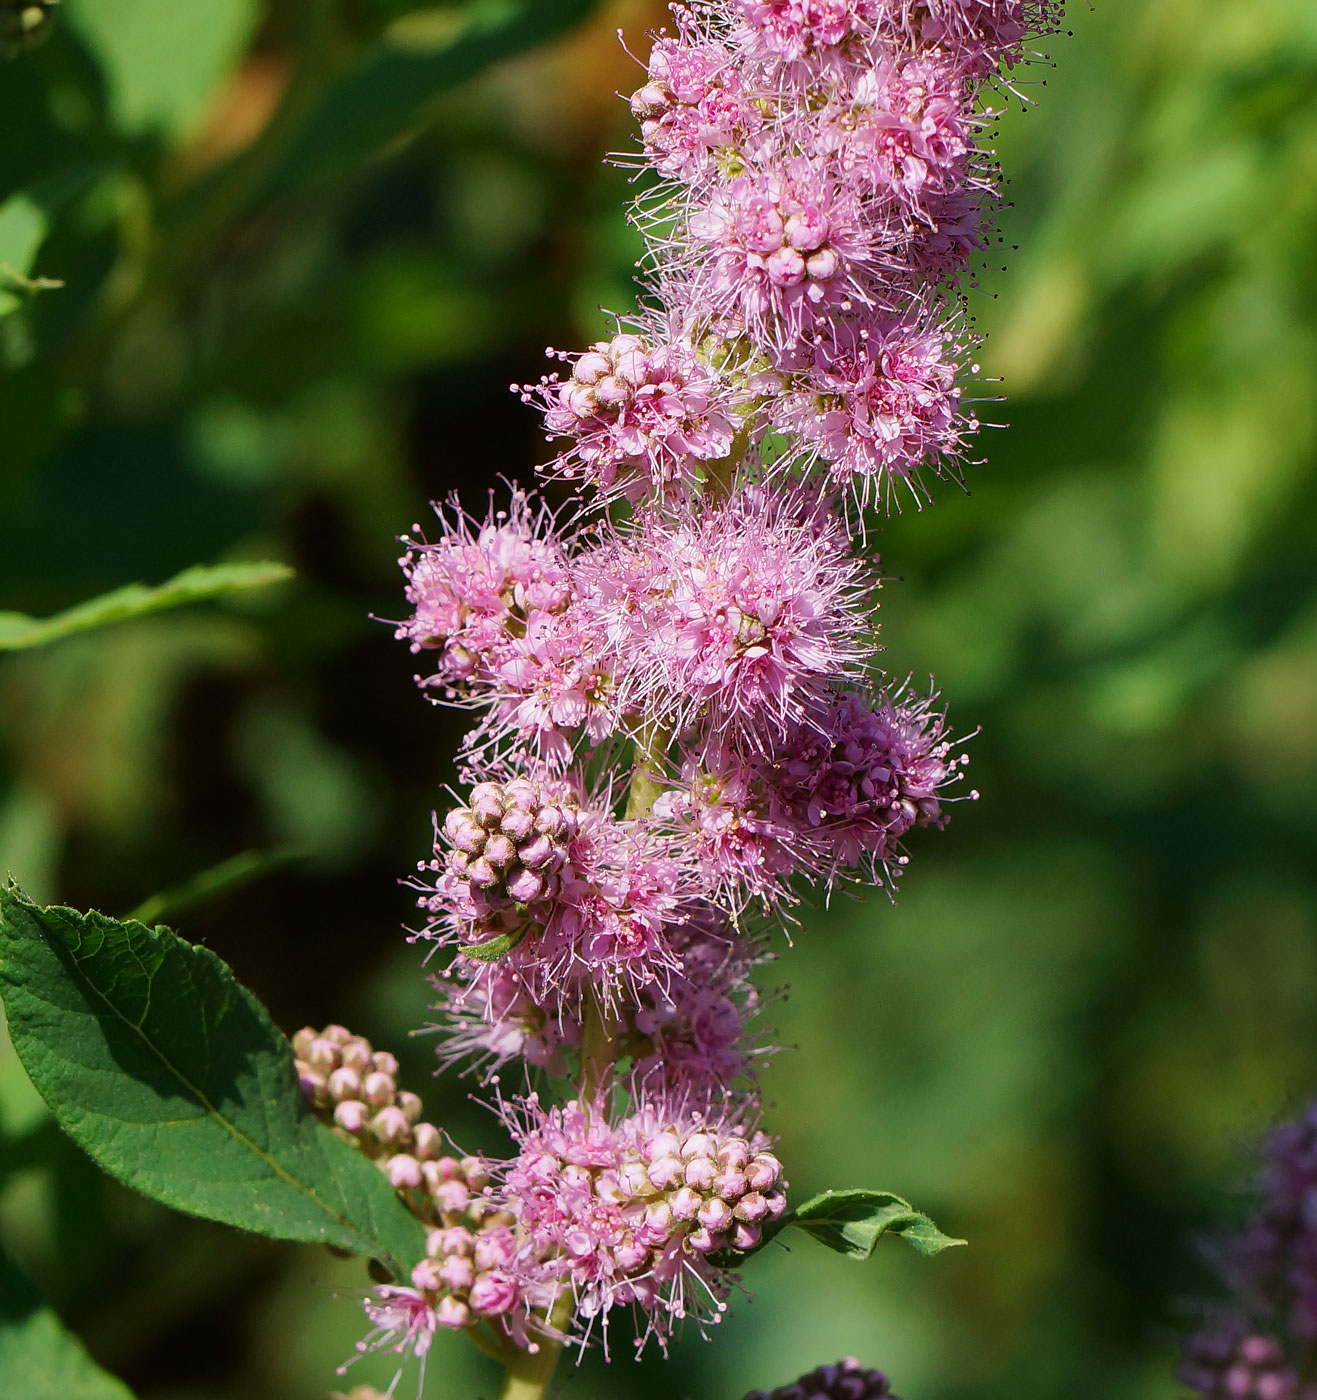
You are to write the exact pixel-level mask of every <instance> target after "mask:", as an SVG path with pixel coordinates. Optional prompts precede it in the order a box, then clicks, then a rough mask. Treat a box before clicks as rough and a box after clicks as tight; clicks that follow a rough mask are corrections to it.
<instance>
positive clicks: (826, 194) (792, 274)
mask: <svg viewBox="0 0 1317 1400" xmlns="http://www.w3.org/2000/svg"><path fill="white" fill-rule="evenodd" d="M673 16H674V23H673V30H672V32H671V33H663V34H661V35H660V36H659V37H658V38H657V39H656V41H655V43H654V46H653V49H652V52H651V55H650V59H649V64H648V72H647V75H646V81H645V82H644V83H643V84H642V85H641V86H640V87H639V88H638V89H637V90H636V92H635V93H634V95H633V96H632V98H631V107H632V111H633V112H634V113H635V115H636V116H637V118H638V119H639V120H640V124H641V146H642V149H641V153H640V154H639V155H638V156H635V157H624V158H623V159H625V160H626V161H627V162H628V163H630V164H638V165H639V166H640V168H641V170H642V171H643V172H645V174H646V177H647V178H646V179H645V183H644V188H643V193H642V194H641V195H640V197H639V199H638V200H637V203H636V207H635V218H636V221H637V223H638V225H639V226H640V227H641V229H642V230H643V231H644V232H645V234H646V235H647V237H648V239H649V243H650V263H651V268H652V276H651V291H652V292H653V294H654V298H655V302H656V306H655V308H654V309H653V310H652V311H651V312H648V313H646V314H644V315H642V316H640V317H639V318H635V319H633V320H632V321H630V322H628V324H627V328H626V330H625V331H624V332H622V333H619V335H618V336H616V337H615V338H614V340H613V341H611V342H600V343H599V344H598V345H596V346H594V347H593V348H592V349H591V350H590V351H588V352H587V353H586V354H584V355H582V356H581V357H580V358H579V359H578V360H576V361H575V363H574V365H573V368H572V371H571V375H570V377H569V378H567V379H563V378H561V377H560V376H559V375H556V374H553V375H549V376H546V377H545V378H544V379H543V380H541V382H540V384H539V385H537V386H534V387H530V388H526V389H524V390H523V391H522V392H523V394H524V396H525V397H526V398H527V399H528V400H535V401H538V402H539V404H540V405H541V407H542V408H543V411H544V414H545V425H546V427H547V428H548V430H549V433H550V435H551V436H552V437H555V438H563V439H566V440H567V444H568V445H567V446H566V447H565V448H564V449H563V451H562V453H561V454H560V456H559V458H558V459H557V462H556V464H555V466H556V469H557V471H558V472H560V473H561V474H563V475H566V476H578V477H579V476H585V477H588V478H591V479H593V480H594V481H595V483H596V484H597V485H598V486H599V487H601V488H602V489H603V491H604V492H605V494H606V495H607V494H611V493H613V492H614V491H618V490H620V491H624V492H625V493H626V494H627V495H629V496H632V497H633V498H636V499H643V498H647V497H648V498H651V499H670V498H671V497H672V495H673V493H674V492H680V491H682V490H685V491H690V490H693V489H694V487H695V485H696V483H697V482H698V480H699V479H700V477H701V475H705V476H707V474H708V473H709V471H710V466H709V464H710V463H711V462H713V461H716V459H717V458H718V457H720V456H721V455H722V454H723V452H725V451H726V446H725V445H723V446H720V444H726V443H728V442H730V441H731V433H732V430H733V429H735V430H736V431H737V432H738V433H739V435H741V437H742V438H743V439H744V440H745V441H746V442H747V443H749V444H751V445H753V444H758V443H761V442H767V441H771V440H773V439H774V437H775V436H776V435H780V434H788V435H789V436H790V438H791V444H792V450H791V452H790V453H788V454H787V456H786V458H785V459H784V463H785V465H786V466H790V465H794V464H799V463H802V462H803V463H805V464H807V465H813V464H822V465H823V468H824V475H825V476H826V477H828V478H830V479H831V480H832V481H833V482H834V483H836V484H837V485H839V486H842V487H847V488H849V489H850V490H852V491H853V492H854V494H855V495H856V496H857V498H858V499H859V500H861V501H863V502H867V501H869V500H870V499H874V498H879V499H882V500H884V501H886V502H888V503H889V504H890V503H891V502H892V500H893V488H894V487H896V486H897V485H903V486H904V487H905V488H906V489H908V490H910V491H911V492H912V493H913V496H914V499H915V500H916V501H921V500H923V499H924V498H925V496H926V487H925V485H924V484H923V480H922V474H923V473H924V472H925V471H927V472H931V473H932V474H934V475H951V476H956V475H958V473H959V467H960V462H961V460H962V458H963V455H964V451H965V441H966V438H967V437H968V436H969V435H970V434H972V433H973V432H974V431H975V429H976V428H977V427H978V421H977V418H976V416H975V414H974V413H973V411H972V410H971V409H970V408H968V407H967V406H966V405H965V404H964V403H963V401H962V387H961V381H962V380H963V378H964V375H965V372H966V370H967V369H968V371H969V373H971V374H973V373H977V366H971V365H969V360H970V358H971V354H972V350H973V346H974V336H973V335H972V334H971V333H970V332H969V331H968V330H967V328H966V324H965V319H964V317H963V315H962V314H961V310H960V292H959V290H958V288H959V285H960V283H961V282H962V281H963V280H964V279H965V277H966V276H967V275H968V274H969V268H970V262H971V259H972V258H973V256H974V255H975V253H976V252H979V251H980V250H982V249H984V248H985V247H986V246H987V239H988V235H989V231H990V224H991V218H992V213H993V210H994V208H995V206H996V204H997V202H998V199H999V193H998V175H997V171H996V168H995V166H994V163H993V161H992V159H991V155H990V153H989V152H988V151H987V150H986V148H985V146H984V137H985V134H986V131H987V129H988V127H989V126H990V125H991V122H992V120H993V116H994V108H993V106H992V105H991V103H990V102H986V103H985V101H984V97H983V94H984V91H985V85H990V84H991V83H992V81H993V79H994V78H995V76H996V74H997V73H998V71H999V65H1001V64H1006V65H1008V66H1013V65H1014V64H1016V63H1018V62H1020V61H1021V60H1023V59H1024V58H1025V57H1026V56H1027V51H1026V49H1025V47H1024V45H1025V42H1026V40H1027V38H1028V36H1029V35H1030V34H1040V33H1045V32H1049V31H1051V30H1052V29H1054V28H1055V25H1056V23H1057V21H1058V20H1059V18H1060V6H1059V5H1055V4H1052V3H1050V0H1028V3H1025V2H1024V0H919V3H916V2H915V0H847V3H842V2H841V0H686V3H684V4H678V5H674V6H673ZM987 90H988V91H989V92H991V91H992V89H991V87H988V89H987ZM564 358H570V357H564Z"/></svg>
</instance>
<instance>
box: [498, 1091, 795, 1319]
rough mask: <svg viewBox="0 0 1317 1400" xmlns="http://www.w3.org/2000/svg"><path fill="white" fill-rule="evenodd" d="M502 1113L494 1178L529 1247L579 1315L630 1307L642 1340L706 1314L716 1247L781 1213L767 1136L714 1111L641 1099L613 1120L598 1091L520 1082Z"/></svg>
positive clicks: (755, 1231) (719, 1283)
mask: <svg viewBox="0 0 1317 1400" xmlns="http://www.w3.org/2000/svg"><path fill="white" fill-rule="evenodd" d="M509 1120H510V1126H511V1128H512V1132H513V1136H514V1139H515V1140H516V1142H517V1145H518V1147H519V1148H520V1154H519V1156H518V1157H517V1158H516V1160H515V1161H514V1162H513V1163H512V1164H511V1165H510V1166H509V1168H508V1169H507V1172H506V1174H505V1175H504V1178H503V1183H502V1185H503V1190H504V1192H505V1193H506V1196H507V1199H508V1200H509V1201H510V1202H515V1208H516V1210H517V1213H518V1217H519V1221H520V1223H521V1226H522V1228H523V1229H524V1230H525V1232H526V1238H527V1241H528V1244H529V1248H530V1250H531V1253H532V1255H533V1256H534V1257H535V1258H538V1259H539V1260H541V1261H543V1267H544V1269H545V1271H546V1274H547V1276H548V1277H550V1278H552V1279H555V1280H557V1281H558V1282H559V1283H560V1284H561V1285H562V1286H564V1287H568V1288H570V1289H571V1291H572V1294H573V1298H574V1303H575V1310H576V1313H577V1315H578V1316H580V1317H582V1318H584V1319H586V1320H587V1324H588V1323H589V1322H590V1321H592V1320H593V1319H594V1318H597V1317H598V1318H603V1319H604V1321H605V1323H606V1320H607V1314H608V1313H609V1312H610V1311H611V1310H612V1309H613V1308H615V1307H620V1306H628V1305H630V1306H634V1307H635V1308H636V1309H637V1310H638V1311H639V1312H640V1313H641V1314H642V1315H643V1317H644V1323H643V1326H642V1331H641V1339H640V1340H641V1344H642V1345H643V1342H644V1340H645V1338H646V1337H648V1336H651V1335H652V1336H655V1337H657V1338H658V1339H659V1341H660V1342H662V1341H664V1340H665V1338H666V1336H667V1334H668V1331H669V1330H670V1328H671V1326H672V1324H673V1323H675V1322H678V1321H680V1320H681V1319H682V1318H684V1317H686V1316H695V1317H697V1318H702V1319H703V1320H705V1321H717V1320H718V1317H719V1316H720V1315H721V1314H722V1312H723V1311H724V1310H725V1307H726V1302H725V1299H726V1296H727V1292H728V1280H727V1277H726V1270H725V1268H724V1267H722V1266H721V1265H720V1264H719V1262H718V1259H717V1256H719V1255H721V1254H723V1253H724V1252H725V1251H728V1250H731V1251H745V1250H750V1249H754V1248H756V1247H757V1246H758V1245H759V1243H760V1240H761V1238H762V1232H763V1228H764V1227H765V1226H766V1225H769V1224H772V1223H773V1222H776V1221H778V1220H780V1219H781V1218H782V1216H783V1215H784V1214H785V1212H786V1195H785V1188H786V1182H785V1181H784V1180H783V1177H782V1166H781V1163H780V1162H779V1161H778V1160H777V1158H776V1157H774V1156H773V1154H772V1153H771V1152H770V1151H768V1147H769V1143H768V1140H767V1139H766V1138H764V1137H763V1136H762V1135H761V1134H759V1133H754V1132H749V1133H747V1132H745V1131H744V1130H742V1129H741V1128H739V1127H738V1126H737V1125H735V1124H734V1123H731V1122H729V1121H727V1120H725V1119H721V1118H717V1117H713V1118H710V1117H706V1116H705V1115H704V1114H701V1113H692V1112H681V1111H676V1112H673V1111H672V1110H671V1109H670V1108H668V1109H665V1108H663V1107H658V1106H646V1107H644V1108H642V1109H641V1110H640V1111H639V1112H637V1113H634V1114H632V1115H630V1116H629V1117H626V1118H623V1119H622V1120H621V1121H619V1122H615V1123H614V1122H610V1121H609V1119H608V1116H607V1114H606V1112H605V1110H604V1109H603V1108H602V1106H601V1105H600V1104H597V1103H596V1104H582V1103H580V1102H579V1101H577V1100H572V1101H570V1102H568V1103H566V1104H563V1105H562V1106H560V1107H554V1108H545V1107H543V1106H542V1105H541V1104H540V1102H539V1099H538V1097H537V1096H535V1095H531V1096H530V1098H528V1099H526V1100H525V1101H524V1102H523V1103H522V1104H521V1105H520V1109H519V1112H517V1113H514V1114H510V1115H509Z"/></svg>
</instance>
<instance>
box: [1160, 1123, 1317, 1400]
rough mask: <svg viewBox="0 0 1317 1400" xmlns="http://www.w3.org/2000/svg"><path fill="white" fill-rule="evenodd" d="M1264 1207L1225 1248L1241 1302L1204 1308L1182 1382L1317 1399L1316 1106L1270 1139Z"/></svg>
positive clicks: (1258, 1398)
mask: <svg viewBox="0 0 1317 1400" xmlns="http://www.w3.org/2000/svg"><path fill="white" fill-rule="evenodd" d="M1260 1155H1261V1158H1262V1166H1261V1170H1260V1171H1259V1173H1258V1176H1257V1179H1256V1183H1255V1189H1256V1192H1257V1196H1258V1203H1257V1205H1256V1207H1255V1208H1254V1209H1253V1211H1252V1212H1251V1213H1250V1214H1249V1215H1248V1217H1247V1219H1246V1220H1245V1221H1244V1224H1243V1226H1242V1227H1241V1228H1240V1230H1239V1231H1238V1232H1237V1233H1236V1234H1235V1236H1234V1237H1233V1239H1230V1240H1228V1241H1227V1242H1226V1244H1225V1247H1224V1249H1223V1251H1222V1254H1223V1260H1224V1269H1223V1272H1224V1282H1225V1283H1226V1285H1227V1287H1228V1289H1229V1291H1230V1293H1231V1294H1232V1298H1231V1300H1230V1302H1229V1303H1228V1304H1226V1305H1214V1306H1211V1307H1208V1308H1207V1309H1205V1311H1204V1316H1203V1320H1202V1324H1201V1326H1200V1327H1199V1328H1198V1329H1197V1331H1195V1332H1194V1333H1193V1334H1192V1335H1191V1336H1190V1337H1189V1338H1188V1340H1187V1341H1186V1342H1185V1344H1184V1347H1183V1349H1182V1351H1181V1364H1180V1369H1179V1373H1178V1374H1179V1377H1180V1379H1181V1380H1182V1381H1184V1383H1185V1384H1186V1385H1188V1386H1190V1387H1192V1388H1193V1389H1194V1390H1195V1391H1196V1392H1197V1393H1198V1394H1199V1395H1201V1396H1203V1397H1204V1400H1317V1376H1313V1375H1310V1374H1309V1372H1308V1370H1307V1369H1305V1367H1304V1366H1303V1365H1297V1366H1296V1363H1297V1361H1298V1359H1299V1358H1306V1361H1307V1363H1308V1365H1310V1364H1311V1362H1312V1359H1313V1357H1314V1356H1317V1351H1315V1350H1314V1348H1317V1103H1313V1104H1309V1105H1308V1107H1307V1108H1306V1109H1305V1110H1304V1111H1303V1112H1302V1113H1300V1114H1299V1115H1298V1116H1297V1117H1296V1118H1295V1119H1293V1120H1292V1121H1290V1122H1288V1123H1282V1124H1281V1125H1280V1126H1279V1127H1277V1128H1275V1129H1273V1130H1272V1131H1271V1132H1270V1133H1268V1134H1267V1135H1266V1136H1265V1137H1264V1138H1263V1139H1262V1142H1261V1144H1260Z"/></svg>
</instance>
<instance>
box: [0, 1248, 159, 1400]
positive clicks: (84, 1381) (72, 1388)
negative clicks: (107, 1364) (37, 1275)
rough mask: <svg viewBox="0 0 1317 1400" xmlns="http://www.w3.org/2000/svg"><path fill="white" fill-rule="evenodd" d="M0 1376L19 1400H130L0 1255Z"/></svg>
mask: <svg viewBox="0 0 1317 1400" xmlns="http://www.w3.org/2000/svg"><path fill="white" fill-rule="evenodd" d="M0 1376H2V1377H3V1378H4V1384H5V1394H6V1395H13V1396H21V1397H22V1400H133V1397H132V1394H131V1392H130V1391H129V1390H128V1387H127V1386H125V1385H124V1384H123V1382H122V1381H119V1380H116V1379H115V1378H114V1377H113V1376H111V1375H109V1374H108V1373H107V1372H105V1371H102V1370H101V1368H100V1367H99V1366H98V1365H97V1364H96V1363H95V1362H94V1361H93V1360H92V1359H91V1357H90V1356H88V1355H87V1353H86V1352H85V1351H84V1350H83V1346H82V1343H81V1342H80V1341H79V1340H78V1339H77V1338H76V1337H75V1336H74V1335H73V1334H72V1333H71V1332H68V1331H66V1330H65V1329H64V1326H63V1324H62V1323H61V1322H60V1320H59V1318H58V1317H56V1316H55V1313H54V1311H53V1310H52V1309H51V1308H50V1307H49V1305H48V1304H47V1303H46V1302H45V1301H44V1300H43V1299H42V1298H41V1297H40V1296H39V1295H38V1294H37V1291H36V1289H35V1288H34V1287H33V1285H32V1283H31V1281H30V1280H29V1279H28V1278H27V1276H26V1275H25V1274H24V1273H23V1272H22V1271H21V1270H20V1269H19V1268H18V1266H17V1265H16V1264H15V1263H14V1262H13V1261H12V1260H11V1259H10V1258H9V1257H8V1256H7V1255H6V1254H5V1253H4V1252H3V1251H2V1250H0Z"/></svg>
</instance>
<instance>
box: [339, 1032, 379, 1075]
mask: <svg viewBox="0 0 1317 1400" xmlns="http://www.w3.org/2000/svg"><path fill="white" fill-rule="evenodd" d="M341 1055H342V1060H343V1063H344V1064H345V1065H346V1066H347V1067H348V1069H354V1070H356V1071H357V1073H358V1074H369V1073H370V1071H371V1070H372V1069H373V1068H374V1062H375V1056H374V1055H373V1053H372V1052H371V1048H370V1041H368V1040H363V1039H362V1038H361V1037H360V1036H355V1035H354V1036H353V1037H352V1038H351V1039H350V1040H348V1041H347V1043H346V1044H345V1045H344V1046H343V1048H342V1052H341Z"/></svg>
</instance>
